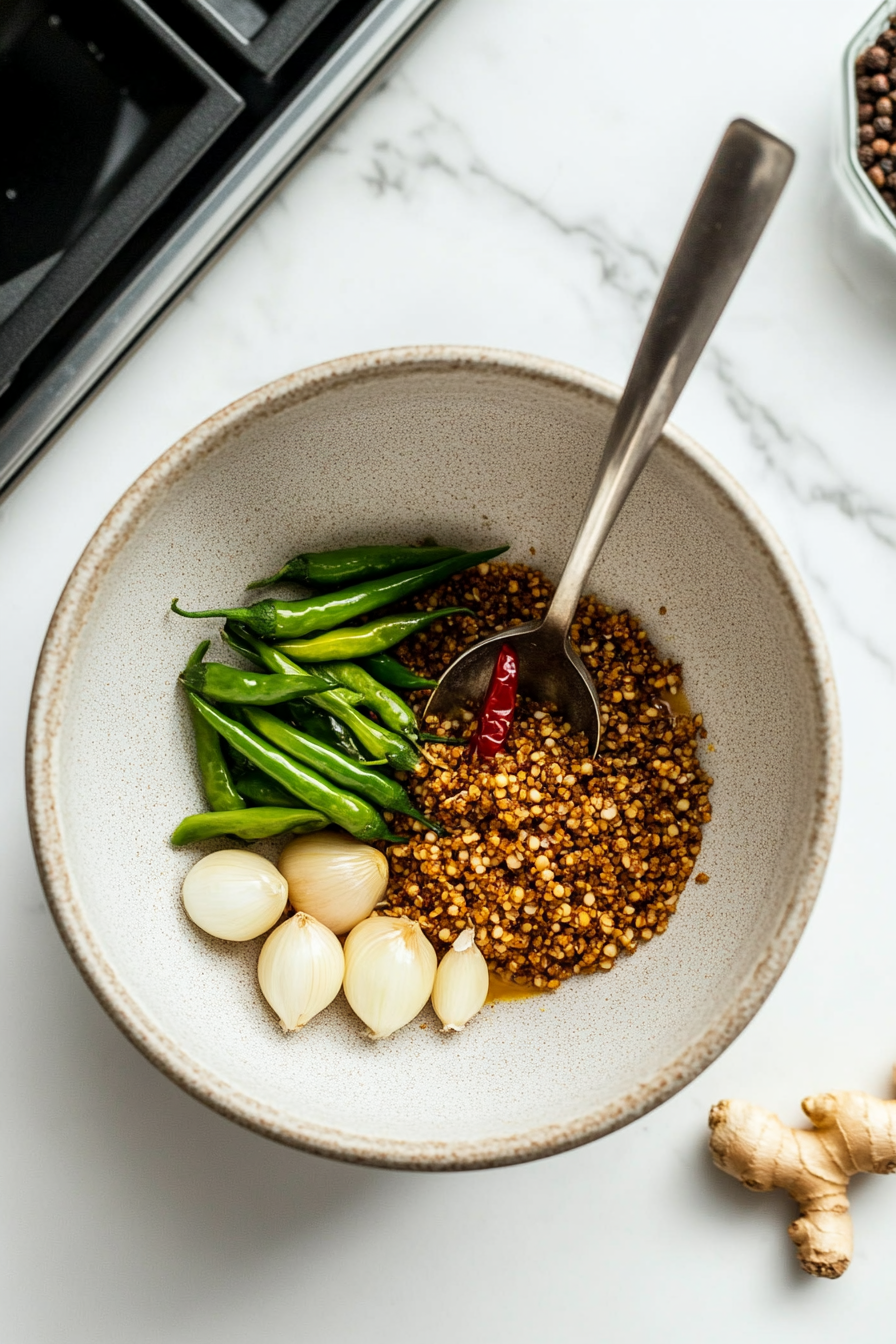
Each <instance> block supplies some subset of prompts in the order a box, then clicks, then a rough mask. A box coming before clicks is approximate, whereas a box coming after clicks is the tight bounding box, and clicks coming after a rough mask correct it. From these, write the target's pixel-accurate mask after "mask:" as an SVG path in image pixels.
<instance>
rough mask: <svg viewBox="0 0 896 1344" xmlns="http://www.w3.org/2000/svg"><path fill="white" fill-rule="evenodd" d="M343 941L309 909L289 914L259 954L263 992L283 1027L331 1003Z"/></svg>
mask: <svg viewBox="0 0 896 1344" xmlns="http://www.w3.org/2000/svg"><path fill="white" fill-rule="evenodd" d="M344 971H345V957H344V956H343V953H342V944H341V943H340V942H339V939H338V938H337V937H336V935H335V933H332V932H331V931H330V930H329V929H328V928H326V927H325V926H324V925H323V924H321V923H320V921H319V920H317V919H314V918H313V917H312V916H311V915H306V914H302V913H299V914H297V915H293V916H292V918H291V919H287V920H286V922H285V923H283V924H281V925H280V927H279V928H277V929H275V930H274V932H273V933H272V934H271V936H270V937H269V938H268V939H266V940H265V944H264V947H263V948H262V949H261V953H260V955H259V958H258V983H259V985H260V986H261V992H262V994H263V995H264V996H265V998H266V999H267V1001H268V1003H269V1004H270V1005H271V1007H272V1008H273V1010H274V1012H275V1013H276V1014H277V1016H278V1017H279V1019H280V1025H281V1027H282V1028H283V1030H284V1031H297V1030H298V1028H299V1027H304V1026H305V1024H306V1023H307V1022H310V1021H311V1019H312V1017H316V1015H317V1014H318V1013H319V1012H321V1011H322V1010H323V1009H324V1008H326V1007H327V1005H328V1004H330V1003H332V1002H333V1000H334V999H335V997H336V995H337V994H338V993H339V990H340V988H341V986H342V976H343V972H344Z"/></svg>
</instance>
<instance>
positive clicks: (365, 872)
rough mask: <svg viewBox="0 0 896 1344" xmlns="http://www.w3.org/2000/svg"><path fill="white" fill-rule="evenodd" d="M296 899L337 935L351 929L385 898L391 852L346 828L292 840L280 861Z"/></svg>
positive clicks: (300, 907) (298, 905) (298, 906)
mask: <svg viewBox="0 0 896 1344" xmlns="http://www.w3.org/2000/svg"><path fill="white" fill-rule="evenodd" d="M277 866H278V868H279V869H280V871H281V873H282V874H283V876H284V877H285V878H286V881H287V883H288V884H289V899H290V903H291V904H292V906H293V907H294V909H296V910H304V911H305V912H306V914H309V915H313V916H314V918H315V919H319V920H320V922H321V923H322V924H326V926H327V928H328V929H332V930H333V932H334V933H348V931H349V929H352V928H354V926H355V925H356V924H359V923H360V922H361V920H362V919H366V918H367V916H368V915H369V914H370V912H371V910H372V909H373V907H374V906H375V905H376V903H377V901H380V900H382V898H383V894H384V893H385V890H386V886H387V885H388V882H389V864H388V862H387V860H386V857H385V855H383V854H381V853H380V851H379V850H378V849H374V848H373V847H372V846H371V845H362V844H360V843H359V841H357V840H354V839H352V837H351V836H348V835H345V834H344V833H343V832H342V831H319V832H317V833H316V834H314V835H300V836H298V837H297V838H296V839H295V840H293V841H291V842H290V843H289V844H288V845H287V846H286V848H285V849H284V850H283V852H282V853H281V855H280V858H279V859H278V860H277Z"/></svg>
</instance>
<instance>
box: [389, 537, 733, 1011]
mask: <svg viewBox="0 0 896 1344" xmlns="http://www.w3.org/2000/svg"><path fill="white" fill-rule="evenodd" d="M552 592H553V588H552V585H551V584H550V583H549V581H548V580H547V579H546V578H545V576H544V575H543V574H542V573H540V572H539V571H538V570H536V569H533V568H530V567H529V566H527V565H503V564H494V563H492V564H482V565H479V566H478V567H477V568H476V569H474V570H472V571H467V572H466V573H463V574H459V575H457V576H456V577H455V578H453V579H449V580H448V581H447V582H446V583H444V584H442V585H441V586H440V587H439V588H436V589H434V590H431V591H429V592H428V593H427V594H426V595H425V597H423V598H421V599H420V601H419V603H417V604H416V605H418V606H420V607H421V608H429V609H433V610H434V609H435V608H436V607H440V606H452V605H464V606H466V607H469V608H470V609H471V610H472V612H473V614H472V615H467V616H455V617H452V618H451V619H450V620H445V621H437V622H436V623H434V624H433V625H432V626H431V627H430V628H429V629H428V630H426V631H425V632H423V633H421V634H418V635H415V636H413V637H412V638H411V639H409V640H406V641H405V642H404V644H402V645H400V646H399V648H398V649H397V650H396V653H397V654H398V656H399V657H400V658H401V659H402V661H404V662H405V663H407V664H408V665H409V666H410V667H412V668H413V669H414V670H415V671H416V672H419V673H422V674H424V675H427V676H432V677H438V676H440V675H441V673H442V672H443V671H444V670H445V668H446V667H447V666H448V664H449V663H450V662H451V660H452V659H453V658H454V657H455V656H456V655H457V654H458V653H459V652H460V650H461V649H463V648H466V647H467V645H469V644H471V643H473V642H474V641H476V640H478V639H481V638H482V637H483V636H484V635H486V634H488V633H490V632H491V631H493V630H500V629H503V628H506V627H509V626H513V625H520V624H522V623H523V622H524V621H530V620H536V619H539V618H540V617H541V616H542V615H543V614H544V612H545V610H546V608H547V605H548V603H549V601H550V599H551V596H552ZM570 633H571V638H572V642H573V644H574V645H575V647H576V649H577V650H578V652H579V653H580V654H581V657H582V658H583V660H584V662H585V664H586V666H587V667H588V668H589V670H590V671H591V673H592V676H593V677H594V681H595V685H596V687H597V691H598V695H599V698H600V705H601V742H600V750H599V754H598V756H597V758H596V759H592V758H591V757H590V756H589V754H588V749H587V743H586V740H585V738H584V736H583V735H581V734H575V733H573V732H571V730H570V727H569V725H568V724H565V723H562V722H559V721H558V720H557V718H556V717H555V715H554V714H553V713H552V711H551V707H550V706H545V705H537V704H533V703H531V702H529V701H526V700H522V701H521V702H520V704H519V706H518V710H517V715H516V720H515V723H514V725H513V728H512V729H511V733H510V736H509V738H508V741H507V750H506V752H505V753H502V754H499V755H498V756H497V757H495V758H494V759H493V760H481V759H479V758H478V757H476V756H474V755H472V754H471V753H470V751H469V750H468V749H467V748H465V747H463V746H450V745H447V744H442V743H428V744H426V746H425V753H424V754H425V760H424V763H423V765H422V766H421V768H420V770H419V772H418V773H417V774H416V775H414V776H409V777H407V786H408V788H409V790H410V792H411V793H412V794H413V795H414V797H415V799H416V801H417V805H418V806H419V808H420V809H421V811H424V812H425V813H426V814H427V815H428V816H430V817H432V818H433V819H434V820H436V821H438V822H439V823H441V825H442V826H444V828H445V830H446V834H445V835H444V836H442V837H438V836H436V834H435V832H433V831H426V830H425V828H423V827H422V826H420V823H414V826H415V830H414V833H413V834H412V835H411V836H409V837H408V840H407V843H405V844H402V845H397V846H393V847H391V848H390V850H389V861H390V869H391V875H390V880H389V885H388V888H387V891H386V896H385V905H384V906H383V907H381V910H382V912H383V913H384V914H391V915H408V916H410V917H411V918H412V919H415V920H417V921H418V922H419V924H420V926H421V928H422V929H423V930H424V932H425V933H426V935H427V937H428V938H429V939H430V941H431V942H432V943H433V945H434V946H435V948H436V950H437V951H442V952H444V951H446V950H447V949H448V947H449V946H450V945H451V944H452V943H453V941H454V939H455V938H456V937H457V934H458V933H459V931H460V930H461V929H463V928H466V927H467V926H468V925H470V924H471V923H472V924H473V925H474V926H475V928H476V942H477V945H478V946H479V948H480V949H481V951H482V953H483V955H484V956H485V958H486V961H487V962H488V965H489V969H490V970H491V971H492V972H493V973H494V974H496V975H497V976H499V977H500V978H502V979H506V980H509V981H513V982H515V983H517V984H520V985H531V986H534V987H535V988H536V989H556V988H557V987H558V986H559V984H560V982H561V980H565V979H568V978H569V977H570V976H571V975H576V974H580V973H582V972H585V971H592V970H602V971H609V970H612V968H613V966H614V965H615V964H616V961H617V959H618V956H619V953H620V952H628V953H632V952H634V951H635V948H636V947H637V946H638V944H639V942H648V941H649V940H650V939H651V938H653V937H654V936H655V935H657V934H660V933H663V932H665V930H666V928H667V926H668V923H669V917H670V915H672V914H673V913H674V912H675V909H676V907H677V904H678V899H679V897H680V895H681V892H682V890H683V889H684V886H685V884H686V882H687V880H688V878H689V877H690V875H691V873H692V872H693V870H694V868H695V866H696V862H697V857H698V855H699V853H700V845H701V829H702V827H703V826H704V825H705V824H706V823H707V822H708V821H709V820H710V817H711V815H712V813H711V807H710V803H709V798H708V791H709V787H710V785H711V784H712V779H711V778H710V777H709V776H708V775H707V774H706V773H705V772H704V771H703V770H702V769H701V767H700V764H699V762H698V759H697V741H698V738H700V737H706V730H705V729H704V727H703V720H702V717H701V715H699V714H696V715H691V713H690V711H689V708H688V707H687V702H686V700H685V699H684V695H683V692H682V682H681V669H680V667H679V666H677V665H676V664H674V663H672V662H670V661H668V660H666V661H664V660H662V659H661V658H660V657H659V655H658V654H657V652H656V649H655V648H654V647H653V645H652V644H651V643H650V641H649V639H648V638H647V634H646V632H645V631H644V630H643V629H641V627H640V625H639V623H638V621H637V620H636V619H635V618H634V617H633V616H632V615H631V613H630V612H627V611H623V612H613V611H610V610H609V609H608V608H607V607H605V606H603V605H602V604H601V603H600V602H598V601H597V599H596V598H595V597H583V598H582V599H581V601H580V602H579V607H578V611H577V613H576V619H575V621H574V623H573V626H572V630H571V632H570ZM412 699H416V700H417V708H418V710H422V708H423V706H424V705H425V703H426V696H425V694H424V693H416V695H415V696H414V697H412ZM682 711H684V712H682ZM426 726H427V729H428V730H429V731H430V732H436V731H442V732H443V733H444V732H445V728H444V726H442V727H441V728H440V726H439V725H436V724H435V723H429V724H427V725H426ZM472 727H473V721H472V716H471V720H470V722H468V723H466V724H464V725H462V726H461V727H460V735H461V736H465V735H467V734H468V732H469V731H470V729H472ZM449 731H450V732H451V733H452V734H457V733H458V728H457V726H455V727H453V728H452V729H450V730H449ZM387 817H388V813H387ZM403 820H404V819H402V818H399V817H397V816H396V817H395V818H394V824H395V825H396V826H397V827H398V829H399V830H400V829H401V824H402V821H403ZM695 880H696V881H698V882H701V881H703V882H705V881H708V878H707V876H706V874H704V873H699V874H697V876H696V879H695Z"/></svg>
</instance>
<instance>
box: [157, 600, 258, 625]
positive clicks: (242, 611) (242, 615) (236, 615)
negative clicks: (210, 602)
mask: <svg viewBox="0 0 896 1344" xmlns="http://www.w3.org/2000/svg"><path fill="white" fill-rule="evenodd" d="M179 601H180V598H179V597H175V598H174V599H173V601H172V603H171V610H172V611H173V612H176V613H177V615H178V616H188V617H189V619H190V620H191V621H198V620H199V619H200V617H205V616H228V617H231V618H232V619H233V620H237V621H246V620H249V621H251V619H252V612H251V611H250V610H249V608H248V607H230V608H223V607H222V608H218V609H217V610H216V611H184V609H183V607H179V606H178V605H177V604H178V602H179Z"/></svg>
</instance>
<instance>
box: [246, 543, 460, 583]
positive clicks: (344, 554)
mask: <svg viewBox="0 0 896 1344" xmlns="http://www.w3.org/2000/svg"><path fill="white" fill-rule="evenodd" d="M455 555H463V550H462V548H460V547H458V546H348V547H346V548H345V549H343V550H339V551H306V552H304V554H302V555H294V556H293V558H292V559H291V560H287V562H286V564H285V565H284V566H283V568H282V569H278V571H277V573H276V574H272V575H271V577H270V578H269V579H256V580H255V581H254V582H253V583H247V584H246V588H247V589H248V588H265V587H267V585H268V584H269V583H279V582H280V580H281V579H287V580H290V581H292V582H295V583H307V584H308V586H309V588H339V587H341V586H342V584H344V583H361V582H362V580H364V579H374V578H377V577H382V576H383V575H384V574H396V573H397V572H398V571H399V570H400V569H411V568H412V567H413V566H415V565H434V564H436V562H437V561H439V560H450V559H451V557H452V556H455Z"/></svg>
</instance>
